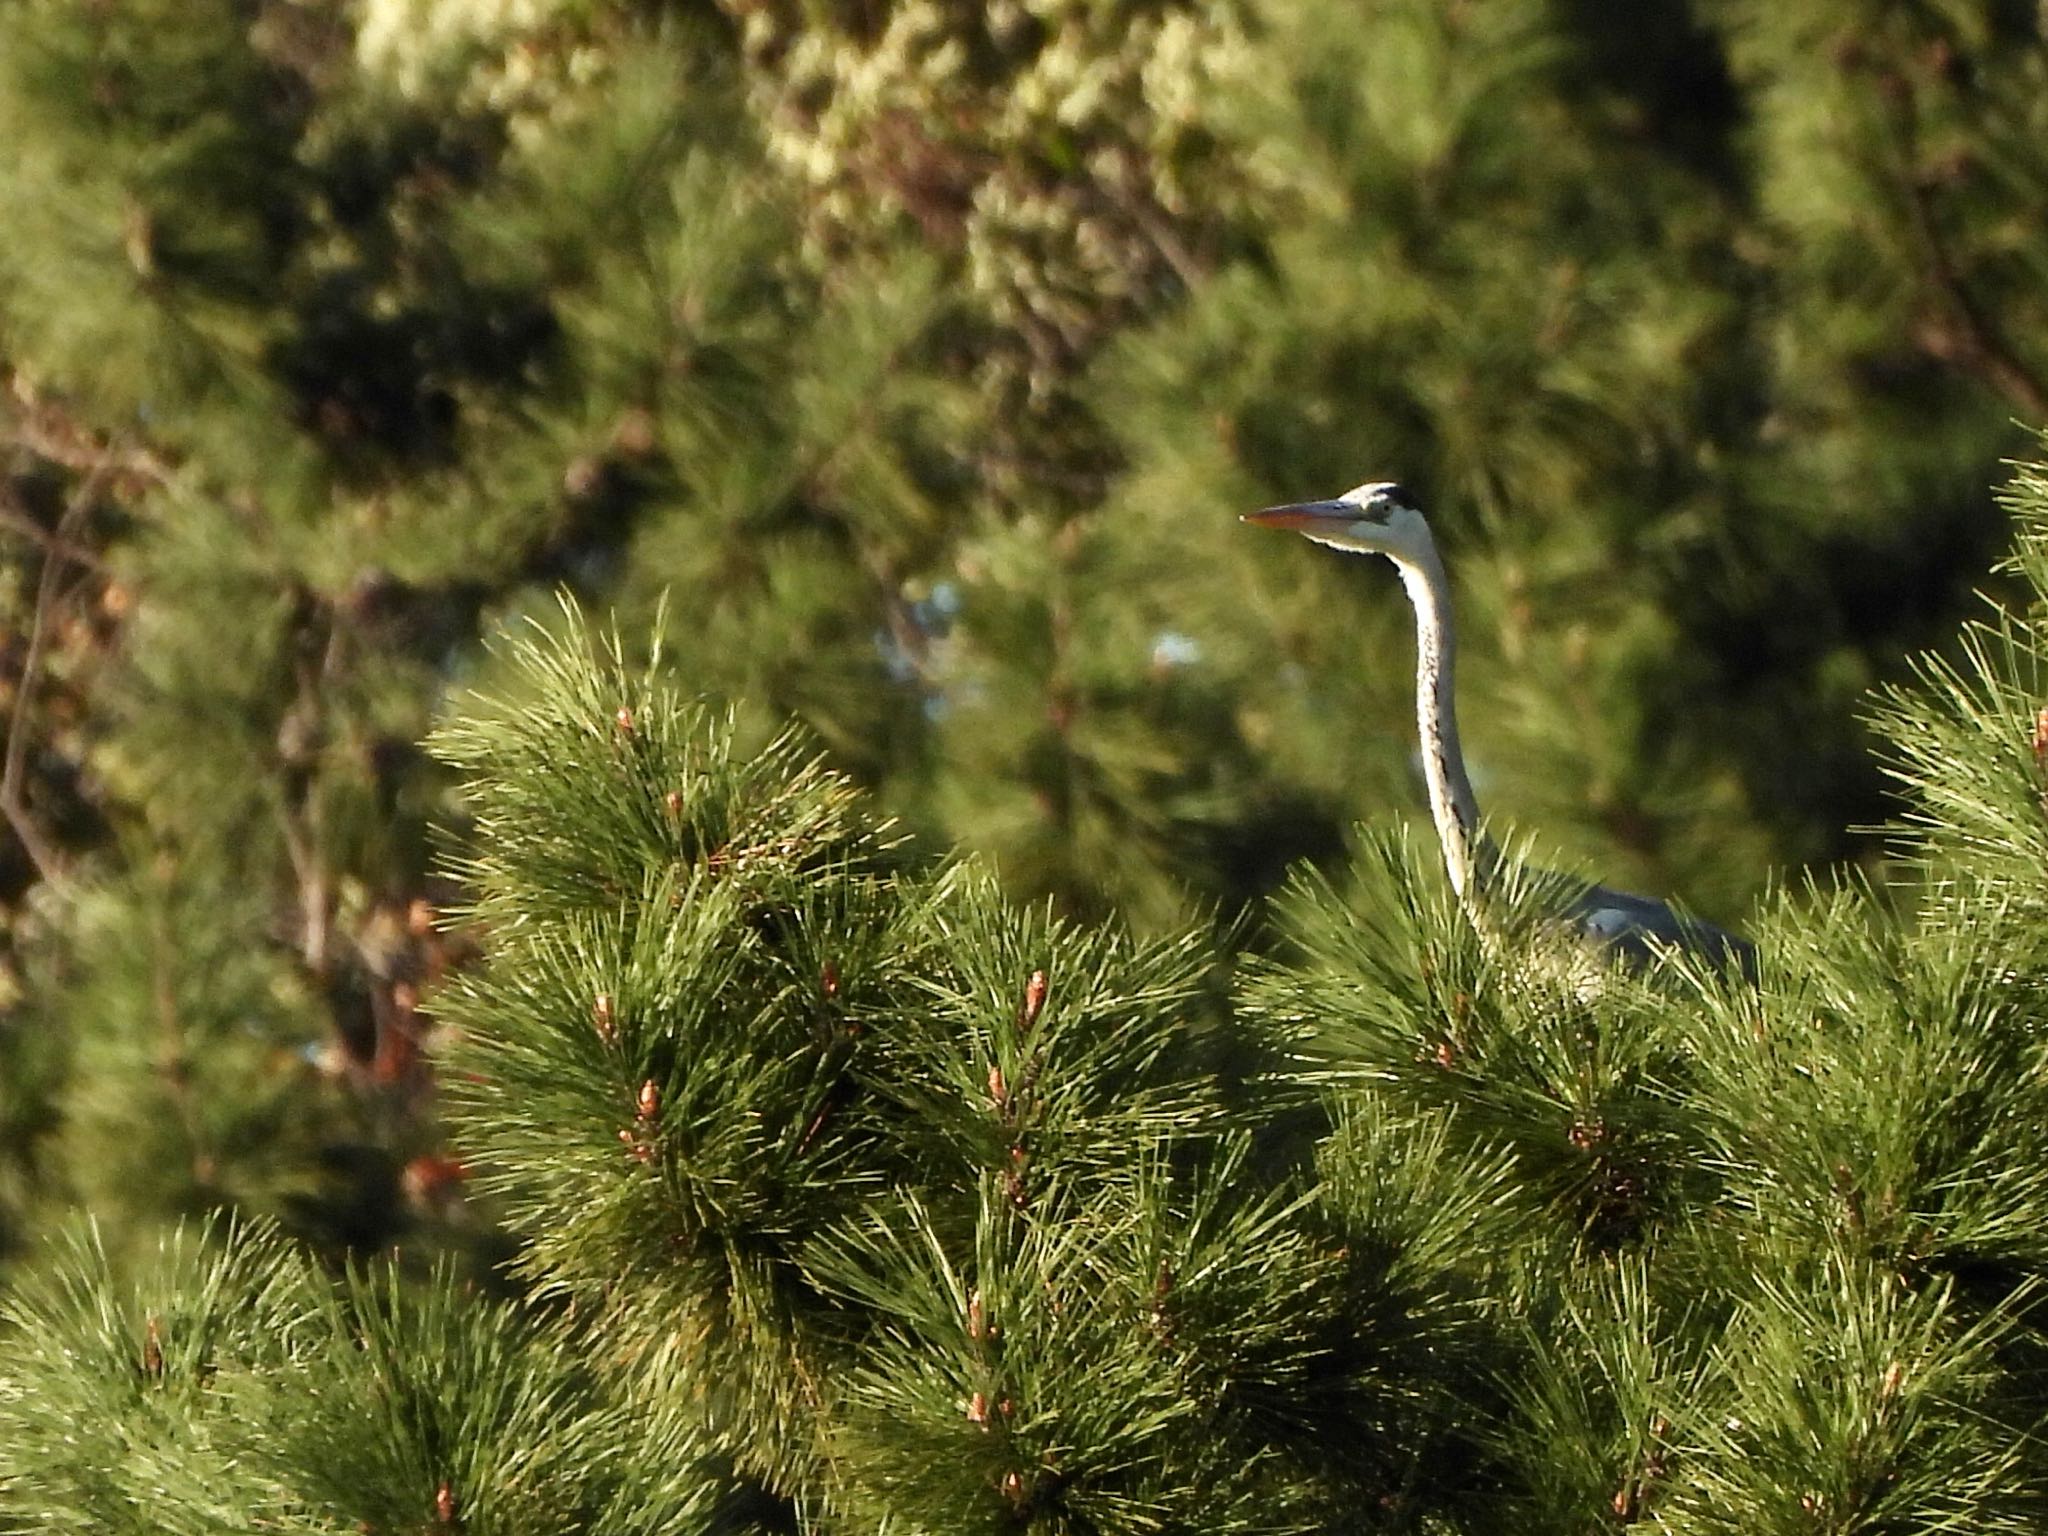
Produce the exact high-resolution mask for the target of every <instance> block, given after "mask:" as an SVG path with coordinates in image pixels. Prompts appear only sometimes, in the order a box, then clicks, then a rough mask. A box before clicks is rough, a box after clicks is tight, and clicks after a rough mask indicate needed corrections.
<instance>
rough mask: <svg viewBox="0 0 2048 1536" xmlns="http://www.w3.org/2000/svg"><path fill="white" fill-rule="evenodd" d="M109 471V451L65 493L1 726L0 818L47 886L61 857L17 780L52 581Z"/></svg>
mask: <svg viewBox="0 0 2048 1536" xmlns="http://www.w3.org/2000/svg"><path fill="white" fill-rule="evenodd" d="M115 467H116V466H115V463H114V455H113V454H112V453H111V452H110V453H109V454H108V455H107V457H106V458H105V459H103V460H102V461H101V462H99V463H97V464H95V465H93V466H92V467H91V468H90V469H89V470H88V471H87V472H86V475H85V478H84V479H83V480H81V481H80V482H79V484H78V487H77V489H76V490H74V491H73V492H72V493H71V500H70V502H69V503H68V504H67V505H66V506H65V508H64V513H63V516H61V517H60V518H58V520H57V526H56V528H55V529H54V530H52V532H51V535H50V541H49V543H48V544H47V545H46V546H45V553H44V555H43V569H42V574H41V575H40V576H39V577H38V578H37V581H36V601H35V608H34V610H33V612H32V613H31V615H30V618H29V631H28V650H27V652H26V653H25V654H24V655H23V657H22V661H21V677H20V679H19V681H18V682H17V684H16V688H15V694H14V710H13V714H12V717H11V718H10V719H9V721H8V726H7V753H6V757H5V761H4V765H0V813H4V814H5V816H6V818H7V823H8V825H9V826H10V827H12V828H13V829H14V835H15V837H16V838H18V839H19V840H20V842H21V846H22V848H23V850H24V851H25V852H26V853H27V854H28V856H29V860H30V862H32V863H33V864H34V865H35V867H36V873H37V874H38V875H39V876H41V877H42V878H43V879H44V880H46V881H51V882H54V881H56V880H57V879H59V878H60V877H61V874H62V858H61V856H60V854H59V853H58V850H57V848H56V846H55V844H53V843H52V842H51V841H50V840H49V839H48V838H46V837H45V836H44V835H43V831H42V829H41V828H40V827H38V826H37V825H36V823H35V818H34V816H33V815H31V814H30V811H29V808H28V806H27V804H26V803H25V802H24V801H23V799H22V778H23V774H24V772H25V771H26V769H27V766H28V716H29V706H30V703H31V701H32V700H33V699H34V698H35V685H36V677H37V674H38V673H39V672H40V671H41V669H42V663H43V648H44V647H45V646H46V645H47V644H48V643H49V638H50V631H51V629H52V628H53V627H54V625H55V623H56V611H57V587H58V578H59V577H60V576H61V575H62V573H63V569H64V563H65V558H66V557H65V554H64V546H66V545H68V544H70V543H71V542H72V538H71V536H72V534H73V533H74V532H75V531H76V530H77V528H78V525H79V524H80V523H81V522H83V521H84V519H85V515H86V513H88V512H89V511H91V510H92V507H93V504H94V503H95V502H96V501H97V500H98V499H99V495H100V492H101V491H102V490H103V489H104V488H105V486H106V483H107V479H108V477H109V476H110V475H111V474H112V473H113V472H114V469H115Z"/></svg>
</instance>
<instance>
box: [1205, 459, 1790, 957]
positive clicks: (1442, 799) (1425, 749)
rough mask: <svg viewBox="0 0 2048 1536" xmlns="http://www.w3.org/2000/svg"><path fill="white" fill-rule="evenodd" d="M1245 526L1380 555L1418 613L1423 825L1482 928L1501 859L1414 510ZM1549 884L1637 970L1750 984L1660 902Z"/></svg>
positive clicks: (1434, 559) (1438, 576) (1395, 496)
mask: <svg viewBox="0 0 2048 1536" xmlns="http://www.w3.org/2000/svg"><path fill="white" fill-rule="evenodd" d="M1244 521H1246V522H1248V523H1256V524H1258V525H1260V526H1261V527H1266V528H1285V529H1291V530H1292V531H1294V532H1296V533H1299V534H1301V535H1303V536H1304V537H1306V538H1310V539H1313V540H1315V541H1316V542H1317V543H1319V544H1327V545H1328V546H1330V547H1331V548H1332V549H1338V550H1343V551H1345V552H1347V553H1351V554H1374V555H1384V556H1385V557H1386V558H1387V559H1389V560H1391V561H1393V562H1394V565H1395V567H1396V569H1398V570H1399V571H1400V573H1401V582H1402V585H1403V586H1405V587H1406V588H1407V591H1408V601H1409V603H1410V605H1411V606H1412V607H1413V608H1414V610H1415V723H1416V732H1417V735H1418V737H1419V738H1420V741H1421V748H1422V773H1423V779H1424V781H1425V783H1426V784H1427V787H1428V791H1429V814H1430V820H1431V821H1433V822H1434V823H1435V824H1436V834H1437V841H1438V843H1439V844H1440V845H1441V846H1442V848H1443V854H1444V867H1445V869H1446V870H1447V871H1448V873H1449V875H1450V878H1451V886H1452V888H1453V889H1454V890H1455V891H1456V892H1457V894H1458V901H1459V903H1460V905H1462V906H1463V907H1464V909H1465V911H1466V914H1467V915H1468V916H1469V917H1470V918H1471V919H1472V921H1473V924H1474V925H1475V926H1476V927H1479V928H1480V929H1481V930H1482V931H1485V930H1487V929H1488V928H1489V925H1490V918H1489V914H1488V912H1487V897H1488V895H1489V893H1490V892H1491V890H1492V889H1493V887H1494V886H1495V885H1496V884H1497V883H1498V881H1499V879H1500V877H1501V873H1502V861H1501V855H1500V851H1499V849H1498V848H1496V847H1495V846H1494V844H1493V842H1492V840H1491V839H1490V838H1488V837H1487V835H1486V833H1485V831H1484V829H1483V828H1482V827H1481V825H1480V821H1479V802H1478V799H1477V797H1476V796H1475V795H1474V794H1473V793H1472V779H1471V775H1470V774H1468V773H1467V772H1466V769H1465V754H1464V750H1463V748H1462V747H1461V746H1460V745H1459V742H1458V711H1457V703H1456V700H1455V699H1454V698H1453V697H1452V663H1453V660H1454V653H1455V650H1456V638H1455V633H1454V631H1453V629H1452V626H1451V589H1450V581H1449V578H1448V577H1446V575H1445V574H1444V564H1443V557H1442V556H1441V555H1439V554H1438V553H1437V547H1436V539H1435V537H1434V535H1432V534H1431V532H1430V530H1429V523H1428V522H1427V520H1426V519H1424V517H1423V515H1422V512H1421V509H1420V508H1418V507H1417V506H1416V505H1415V503H1414V501H1413V500H1412V499H1411V498H1410V497H1409V495H1408V494H1407V492H1405V491H1403V490H1402V489H1401V487H1400V486H1398V485H1396V484H1394V483H1393V482H1392V481H1387V480H1375V481H1369V482H1368V483H1366V484H1364V485H1361V486H1358V487H1356V488H1354V489H1352V490H1349V491H1346V492H1345V493H1344V494H1343V495H1342V496H1339V497H1337V498H1336V499H1334V500H1331V501H1304V502H1295V503H1292V504H1290V505H1287V506H1280V507H1268V508H1266V509H1265V510H1264V511H1261V512H1250V513H1247V514H1246V515H1245V518H1244ZM1544 887H1545V891H1546V894H1548V896H1549V898H1550V906H1551V909H1552V910H1551V916H1553V917H1554V918H1556V919H1557V920H1558V921H1561V922H1562V923H1564V924H1565V925H1567V926H1568V927H1569V928H1571V929H1572V930H1573V931H1574V932H1576V934H1577V935H1578V936H1579V937H1580V938H1581V939H1582V940H1584V941H1585V942H1587V943H1589V944H1592V945H1594V946H1595V947H1597V948H1598V949H1600V950H1602V951H1605V952H1606V953H1609V954H1611V955H1613V956H1615V957H1616V958H1619V959H1621V960H1623V961H1624V962H1626V963H1628V964H1631V965H1641V964H1644V963H1646V962H1647V961H1649V960H1651V959H1653V958H1655V956H1656V955H1657V954H1658V953H1659V952H1660V951H1663V950H1673V949H1676V950H1685V951H1689V952H1692V953H1696V954H1699V955H1701V956H1703V957H1704V958H1706V959H1707V960H1709V961H1710V962H1712V963H1713V964H1714V965H1716V966H1720V967H1723V968H1726V967H1727V966H1729V965H1733V966H1735V967H1736V968H1737V969H1738V970H1739V971H1740V972H1741V973H1742V974H1743V975H1744V976H1745V977H1748V978H1751V979H1754V977H1755V974H1756V950H1755V948H1754V947H1753V946H1752V945H1751V944H1750V943H1749V942H1748V941H1747V940H1746V939H1742V938H1738V937H1737V936H1736V935H1734V934H1732V933H1729V932H1728V931H1727V930H1725V929H1722V928H1717V927H1715V926H1714V925H1713V924H1712V923H1709V922H1705V921H1703V920H1702V919H1699V918H1696V917H1691V916H1689V915H1687V914H1685V913H1681V912H1678V911H1675V910H1673V909H1672V908H1671V907H1670V906H1669V905H1667V904H1666V903H1664V902H1661V901H1656V900H1653V899H1651V898H1650V897H1647V896H1633V895H1630V894H1629V893H1627V892H1625V891H1615V890H1609V889H1608V888H1607V887H1606V886H1603V885H1592V884H1587V883H1584V882H1579V881H1569V882H1567V881H1563V880H1562V879H1561V878H1558V879H1552V880H1546V881H1545V882H1544Z"/></svg>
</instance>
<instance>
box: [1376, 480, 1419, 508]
mask: <svg viewBox="0 0 2048 1536" xmlns="http://www.w3.org/2000/svg"><path fill="white" fill-rule="evenodd" d="M1379 500H1381V501H1383V502H1385V503H1386V504H1387V505H1388V506H1390V507H1400V508H1402V509H1403V510H1405V511H1409V512H1412V511H1414V510H1415V498H1414V497H1412V496H1410V495H1409V494H1408V492H1407V491H1405V490H1404V489H1402V488H1401V487H1400V486H1398V485H1386V486H1382V487H1381V488H1380V494H1379Z"/></svg>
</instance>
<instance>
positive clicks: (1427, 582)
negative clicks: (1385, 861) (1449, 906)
mask: <svg viewBox="0 0 2048 1536" xmlns="http://www.w3.org/2000/svg"><path fill="white" fill-rule="evenodd" d="M1394 564H1395V565H1396V566H1397V567H1398V568H1399V569H1400V572H1401V581H1402V583H1403V584H1404V585H1405V586H1406V587H1407V588H1408V600H1409V602H1410V603H1412V604H1413V605H1414V607H1415V726H1416V731H1417V734H1418V735H1419V736H1420V738H1421V743H1422V774H1423V778H1424V779H1425V780H1426V781H1427V783H1428V785H1429V814H1430V818H1431V819H1432V820H1433V821H1435V823H1436V832H1437V841H1438V842H1439V843H1441V844H1442V845H1443V850H1444V865H1445V867H1446V868H1447V869H1448V870H1449V872H1450V876H1451V886H1452V888H1453V889H1454V890H1456V891H1457V893H1458V896H1459V898H1460V899H1461V900H1463V901H1468V902H1469V901H1471V900H1472V899H1473V898H1474V897H1475V896H1476V895H1477V894H1478V890H1479V887H1480V885H1481V884H1482V883H1483V882H1484V881H1485V880H1486V879H1487V878H1488V876H1489V875H1490V873H1491V870H1492V867H1493V863H1494V860H1495V857H1496V856H1495V854H1494V851H1493V847H1492V845H1491V844H1490V843H1489V842H1488V841H1487V839H1486V837H1485V836H1484V834H1483V833H1482V832H1481V831H1480V829H1479V802H1478V800H1477V799H1476V798H1475V797H1474V795H1473V793H1472V780H1471V778H1470V777H1469V776H1468V775H1467V774H1466V772H1465V753H1464V750H1463V749H1462V748H1461V747H1460V746H1459V744H1458V706H1457V700H1456V699H1455V698H1454V697H1453V696H1452V686H1451V682H1452V678H1451V667H1452V662H1453V654H1452V653H1453V651H1454V650H1455V648H1456V642H1455V641H1454V639H1453V638H1452V634H1451V586H1450V582H1449V580H1448V579H1447V578H1446V577H1445V575H1444V565H1443V561H1442V560H1441V559H1439V558H1438V557H1437V552H1436V546H1435V545H1434V544H1429V543H1425V544H1423V545H1422V546H1421V548H1420V549H1418V550H1416V551H1415V552H1414V553H1412V554H1403V555H1402V556H1400V557H1399V558H1397V559H1396V560H1395V561H1394Z"/></svg>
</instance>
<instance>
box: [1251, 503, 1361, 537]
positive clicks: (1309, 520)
mask: <svg viewBox="0 0 2048 1536" xmlns="http://www.w3.org/2000/svg"><path fill="white" fill-rule="evenodd" d="M1357 518H1358V508H1356V507H1354V506H1352V505H1351V503H1350V502H1348V501H1296V502H1290V503H1289V504H1288V505H1286V506H1284V507H1265V508H1262V509H1261V510H1260V511H1257V512H1247V513H1245V514H1244V516H1242V517H1240V518H1239V519H1238V521H1239V522H1241V523H1256V524H1257V525H1258V526H1259V527H1261V528H1291V529H1293V530H1294V531H1295V532H1297V533H1299V532H1302V531H1303V530H1304V529H1309V528H1320V527H1323V526H1325V525H1327V524H1330V523H1349V522H1355V521H1356V520H1357Z"/></svg>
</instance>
